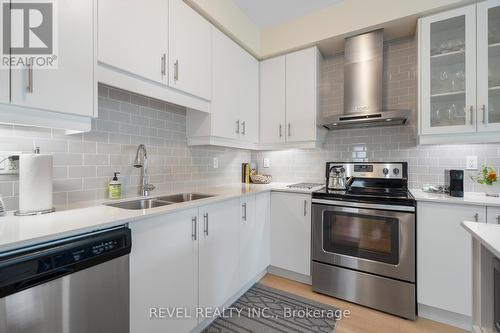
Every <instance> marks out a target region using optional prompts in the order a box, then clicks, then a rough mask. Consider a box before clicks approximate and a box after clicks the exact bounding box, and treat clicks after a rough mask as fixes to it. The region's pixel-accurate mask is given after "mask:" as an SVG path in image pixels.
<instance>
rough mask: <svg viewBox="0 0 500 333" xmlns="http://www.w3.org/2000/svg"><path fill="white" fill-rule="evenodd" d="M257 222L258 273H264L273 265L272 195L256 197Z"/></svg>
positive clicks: (265, 194) (264, 194)
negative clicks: (271, 246)
mask: <svg viewBox="0 0 500 333" xmlns="http://www.w3.org/2000/svg"><path fill="white" fill-rule="evenodd" d="M255 210H256V211H255V220H256V221H257V225H258V227H257V233H256V234H257V235H258V238H257V239H258V241H257V243H259V244H260V245H259V249H258V252H259V253H258V254H256V257H258V258H259V261H258V265H257V273H260V272H262V271H264V270H265V269H266V268H267V267H268V266H269V264H270V263H271V248H270V245H271V243H270V242H271V193H270V192H267V193H261V194H257V195H256V196H255Z"/></svg>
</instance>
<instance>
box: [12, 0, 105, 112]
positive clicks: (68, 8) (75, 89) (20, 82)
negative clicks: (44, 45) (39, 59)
mask: <svg viewBox="0 0 500 333" xmlns="http://www.w3.org/2000/svg"><path fill="white" fill-rule="evenodd" d="M55 8H56V10H57V13H55V15H57V20H58V22H57V25H58V27H57V34H56V36H57V37H56V38H57V39H58V51H57V53H58V54H57V57H58V68H57V69H45V68H37V67H36V66H35V67H34V68H33V69H32V75H31V77H32V84H31V89H28V82H29V79H28V78H29V76H30V75H29V74H30V71H29V70H28V67H26V68H25V69H13V70H12V71H11V94H12V104H15V105H20V106H26V107H30V108H35V109H44V110H49V111H57V112H63V113H70V114H75V115H81V116H93V115H94V96H95V95H96V94H97V85H96V83H95V81H94V67H95V66H94V65H95V62H94V33H93V31H94V30H93V29H94V20H93V17H94V2H93V1H88V0H61V1H58V2H57V6H56V7H55ZM96 113H97V110H96Z"/></svg>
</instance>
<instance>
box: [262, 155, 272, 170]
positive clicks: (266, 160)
mask: <svg viewBox="0 0 500 333" xmlns="http://www.w3.org/2000/svg"><path fill="white" fill-rule="evenodd" d="M262 164H263V167H264V168H269V167H270V166H271V159H269V158H267V157H266V158H264V161H263V163H262Z"/></svg>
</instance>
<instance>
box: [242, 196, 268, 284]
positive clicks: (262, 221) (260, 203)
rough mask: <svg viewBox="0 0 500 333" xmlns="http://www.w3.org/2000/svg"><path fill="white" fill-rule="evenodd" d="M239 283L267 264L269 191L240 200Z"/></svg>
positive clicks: (258, 271)
mask: <svg viewBox="0 0 500 333" xmlns="http://www.w3.org/2000/svg"><path fill="white" fill-rule="evenodd" d="M240 203H241V210H242V212H241V218H240V249H239V252H240V285H241V286H244V285H245V284H247V283H249V282H250V281H251V280H252V279H254V278H255V277H256V276H257V275H258V274H259V273H261V272H262V271H263V270H264V269H266V268H267V266H269V219H270V195H269V193H263V194H258V195H255V196H253V195H252V196H247V197H244V198H242V199H241V200H240Z"/></svg>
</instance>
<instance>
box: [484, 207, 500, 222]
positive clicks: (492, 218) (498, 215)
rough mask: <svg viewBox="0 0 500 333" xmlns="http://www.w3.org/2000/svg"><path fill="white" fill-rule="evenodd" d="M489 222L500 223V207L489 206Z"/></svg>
mask: <svg viewBox="0 0 500 333" xmlns="http://www.w3.org/2000/svg"><path fill="white" fill-rule="evenodd" d="M487 222H488V223H491V224H500V207H488V208H487Z"/></svg>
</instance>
